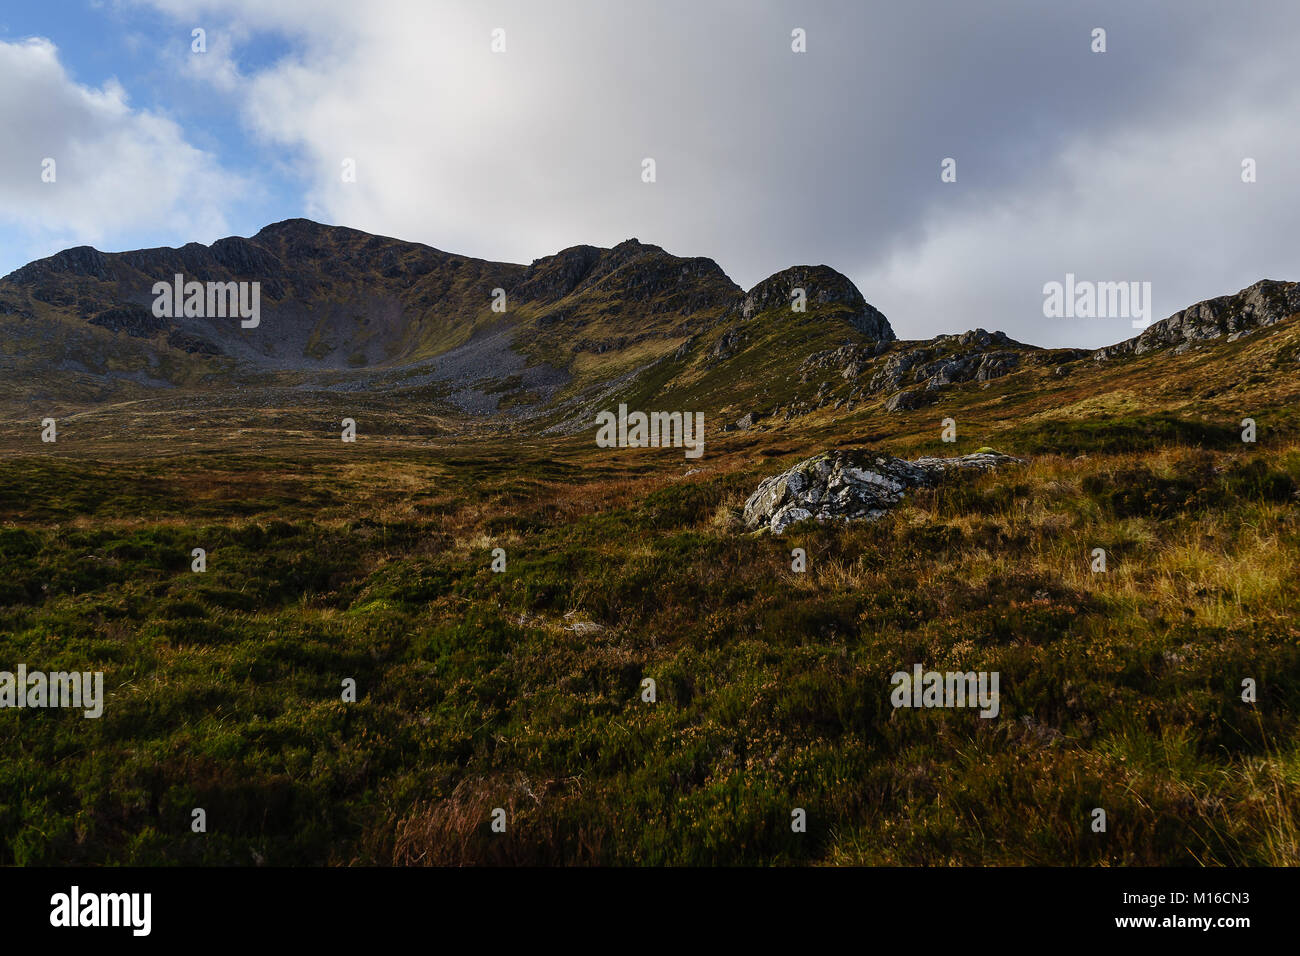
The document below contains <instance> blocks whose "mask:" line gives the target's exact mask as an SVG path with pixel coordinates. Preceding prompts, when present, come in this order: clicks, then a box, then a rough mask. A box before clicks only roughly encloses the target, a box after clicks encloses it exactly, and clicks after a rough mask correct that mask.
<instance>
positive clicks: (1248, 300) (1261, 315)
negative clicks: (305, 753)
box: [1094, 279, 1300, 360]
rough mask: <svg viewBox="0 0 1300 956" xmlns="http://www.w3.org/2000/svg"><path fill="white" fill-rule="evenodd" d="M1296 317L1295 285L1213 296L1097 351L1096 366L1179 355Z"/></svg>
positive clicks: (1299, 289)
mask: <svg viewBox="0 0 1300 956" xmlns="http://www.w3.org/2000/svg"><path fill="white" fill-rule="evenodd" d="M1297 314H1300V283H1296V282H1281V281H1278V280H1276V279H1260V280H1259V281H1258V282H1256V283H1255V284H1254V285H1250V286H1247V287H1246V288H1244V289H1242V290H1241V291H1240V292H1236V293H1233V294H1232V295H1221V296H1216V297H1215V298H1213V299H1206V300H1204V301H1203V302H1197V303H1196V304H1195V305H1191V306H1188V307H1187V308H1186V309H1183V310H1182V311H1181V312H1175V313H1174V314H1173V315H1171V316H1170V317H1169V318H1167V319H1161V320H1160V321H1159V322H1154V323H1152V324H1151V326H1150V327H1149V328H1147V329H1144V330H1143V331H1142V333H1141V334H1139V335H1135V336H1134V337H1133V338H1131V339H1127V340H1125V341H1123V342H1119V343H1118V344H1116V345H1109V346H1106V347H1105V348H1102V349H1098V350H1097V351H1096V352H1095V353H1094V355H1095V356H1096V358H1097V359H1098V360H1105V359H1110V358H1115V357H1117V356H1122V355H1142V354H1144V353H1146V352H1151V351H1153V350H1155V349H1162V348H1173V350H1174V352H1175V354H1181V353H1182V352H1185V351H1187V350H1188V349H1191V348H1195V347H1196V346H1197V345H1199V344H1201V343H1203V342H1209V341H1211V340H1213V339H1217V338H1221V337H1223V336H1227V338H1228V341H1230V342H1232V341H1236V340H1237V339H1239V338H1241V337H1242V336H1244V335H1249V334H1250V333H1251V332H1253V331H1255V330H1257V329H1262V328H1267V327H1268V326H1270V325H1274V324H1276V323H1278V322H1281V321H1282V320H1283V319H1287V318H1291V317H1293V316H1295V315H1297Z"/></svg>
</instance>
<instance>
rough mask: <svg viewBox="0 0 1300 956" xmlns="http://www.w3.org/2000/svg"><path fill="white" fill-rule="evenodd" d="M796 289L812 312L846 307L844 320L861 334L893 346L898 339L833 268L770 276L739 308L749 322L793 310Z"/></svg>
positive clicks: (801, 268) (790, 270) (795, 269)
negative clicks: (800, 290) (827, 308)
mask: <svg viewBox="0 0 1300 956" xmlns="http://www.w3.org/2000/svg"><path fill="white" fill-rule="evenodd" d="M796 289H802V290H803V292H804V297H805V300H806V305H807V306H808V307H809V308H812V307H814V306H817V307H829V306H843V307H844V308H845V309H846V310H847V314H846V315H845V316H844V318H845V320H846V321H847V322H848V323H849V324H850V325H851V326H853V327H854V328H855V329H857V330H858V331H859V332H861V333H862V334H863V335H867V336H869V337H871V338H873V339H876V340H878V341H882V342H892V341H893V340H894V339H895V338H897V336H895V335H894V330H893V329H892V328H891V327H890V325H889V320H888V319H886V318H885V316H884V315H883V314H882V313H881V312H880V311H879V310H878V309H876V308H874V307H873V306H871V305H869V304H868V303H867V300H866V299H864V298H863V297H862V293H861V292H859V291H858V287H857V286H855V285H854V284H853V282H852V281H850V279H849V278H848V277H847V276H845V275H843V274H842V273H839V272H836V271H835V270H834V269H832V268H831V267H830V266H825V265H821V266H791V267H790V268H788V269H783V270H781V271H780V272H777V273H775V274H774V275H770V276H768V277H767V278H766V279H764V280H763V281H762V282H760V283H759V284H758V285H756V286H754V288H752V289H750V290H749V291H748V292H747V293H745V296H744V299H743V300H742V301H741V303H740V304H739V311H740V314H741V315H742V316H743V317H744V318H746V319H749V318H752V317H753V316H755V315H757V314H760V313H763V312H768V311H771V310H773V309H777V310H787V311H788V310H790V308H791V302H792V299H793V298H794V292H795V290H796Z"/></svg>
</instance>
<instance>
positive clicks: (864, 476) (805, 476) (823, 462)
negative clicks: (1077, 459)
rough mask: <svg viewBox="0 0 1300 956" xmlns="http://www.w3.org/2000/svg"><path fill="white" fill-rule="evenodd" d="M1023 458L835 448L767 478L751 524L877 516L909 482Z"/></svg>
mask: <svg viewBox="0 0 1300 956" xmlns="http://www.w3.org/2000/svg"><path fill="white" fill-rule="evenodd" d="M1019 462H1020V459H1018V458H1012V457H1011V456H1009V455H1002V454H999V453H997V452H979V453H976V454H973V455H963V456H962V457H960V458H918V459H917V460H916V461H903V460H902V459H901V458H894V457H892V456H890V455H883V454H879V453H877V452H872V451H869V450H853V451H830V452H826V453H825V454H821V455H817V456H815V457H813V458H807V459H805V460H803V461H801V462H799V464H797V465H795V466H794V467H793V468H791V469H790V470H789V471H787V472H785V473H784V474H780V475H774V476H773V477H771V478H765V479H763V481H762V482H761V483H760V484H759V486H758V489H757V490H756V491H755V492H754V493H753V494H752V495H750V496H749V500H748V501H746V502H745V519H744V521H745V527H746V528H748V529H749V530H751V531H759V530H764V529H766V530H769V531H771V532H772V533H774V534H783V533H784V532H785V529H786V528H787V527H789V526H790V525H791V524H794V523H795V522H796V521H806V520H807V519H809V518H816V519H817V520H818V521H835V520H840V521H874V520H876V519H877V518H879V517H881V516H882V515H883V514H885V512H886V511H888V510H889V509H890V508H893V507H894V506H895V505H897V504H898V503H899V502H900V501H902V500H903V495H904V493H905V492H906V491H907V490H908V489H909V488H920V487H929V486H931V485H933V484H935V483H936V482H937V481H939V480H940V479H941V478H942V477H943V475H944V473H946V472H948V471H953V470H975V471H987V470H989V469H991V468H996V467H998V466H999V465H1004V464H1013V463H1019Z"/></svg>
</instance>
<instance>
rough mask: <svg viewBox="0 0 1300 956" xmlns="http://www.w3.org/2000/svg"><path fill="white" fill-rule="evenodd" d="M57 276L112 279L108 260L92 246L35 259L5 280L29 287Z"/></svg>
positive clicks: (78, 247) (75, 247)
mask: <svg viewBox="0 0 1300 956" xmlns="http://www.w3.org/2000/svg"><path fill="white" fill-rule="evenodd" d="M59 275H64V276H84V277H87V278H91V279H99V280H101V281H105V282H107V281H110V280H111V279H112V275H111V274H110V273H109V271H108V258H107V257H106V256H105V255H104V254H103V253H102V252H100V251H99V250H98V249H96V248H94V247H93V246H74V247H73V248H71V249H64V250H63V251H62V252H56V253H55V254H54V255H52V256H47V257H46V258H44V259H37V260H36V261H35V262H30V263H28V264H27V265H25V266H23V267H22V268H21V269H16V270H14V271H13V272H11V273H9V275H7V276H5V279H6V280H7V281H9V282H14V283H17V284H19V285H31V284H33V283H36V282H40V281H41V280H43V279H50V278H54V277H56V276H59Z"/></svg>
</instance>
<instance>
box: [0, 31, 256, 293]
mask: <svg viewBox="0 0 1300 956" xmlns="http://www.w3.org/2000/svg"><path fill="white" fill-rule="evenodd" d="M0 128H2V129H4V131H5V135H4V137H3V138H2V139H0V224H3V225H4V226H5V227H6V233H7V234H6V237H5V240H4V242H3V244H0V262H3V263H7V264H8V266H9V267H10V268H13V267H16V266H18V265H21V264H22V263H23V262H25V261H27V260H29V259H31V258H34V257H38V256H42V255H49V254H50V253H52V252H54V251H57V250H58V249H60V248H63V247H65V246H68V245H72V244H77V243H90V244H94V243H98V242H102V241H103V240H105V239H106V238H109V239H111V238H112V237H115V236H121V235H124V234H127V233H129V232H130V231H132V230H136V229H147V230H148V231H149V233H150V234H153V235H159V236H164V237H168V238H170V239H172V240H173V241H177V242H186V241H190V240H193V239H201V240H205V241H210V240H212V239H216V238H219V237H220V236H221V235H224V234H225V231H226V229H227V228H228V227H227V223H226V221H225V218H224V214H223V209H224V208H225V205H226V203H227V202H228V201H229V199H230V197H231V196H232V195H237V194H238V192H239V189H240V186H241V184H240V182H239V180H238V179H236V178H235V177H233V176H231V175H229V174H227V173H225V172H223V171H222V169H221V167H220V165H219V164H218V162H217V160H216V159H215V158H214V157H213V156H211V155H210V154H208V153H205V152H203V151H201V150H198V149H195V148H194V147H193V146H191V145H190V144H189V143H188V142H187V141H186V138H185V135H184V133H183V131H182V130H181V129H180V127H179V126H177V124H176V123H174V122H172V121H171V120H169V119H167V118H166V117H164V116H160V115H157V114H156V113H152V112H150V111H147V110H138V109H132V108H131V106H130V104H129V102H128V100H127V94H126V91H125V90H124V89H123V88H122V87H121V85H120V84H119V83H117V82H116V81H114V80H110V81H109V82H107V83H105V84H104V85H103V86H102V87H101V88H99V89H94V88H91V87H87V86H84V85H81V84H79V83H77V82H75V81H74V80H73V79H72V78H71V77H70V76H69V75H68V72H67V71H66V70H65V68H64V67H63V65H62V63H61V62H60V59H59V52H58V49H57V48H56V47H55V46H54V44H53V43H51V42H50V41H49V40H45V39H30V40H25V41H22V42H16V43H6V42H0ZM47 159H49V160H53V161H54V165H53V167H52V168H53V173H54V181H53V182H45V181H43V178H42V173H43V171H44V170H46V169H47V168H49V167H48V166H47V165H46V164H45V161H46V160H47ZM0 268H3V267H2V266H0ZM3 271H8V268H4V269H3Z"/></svg>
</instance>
